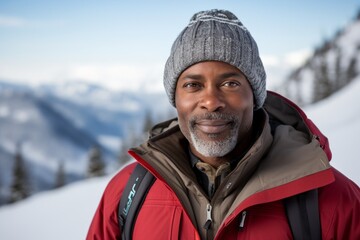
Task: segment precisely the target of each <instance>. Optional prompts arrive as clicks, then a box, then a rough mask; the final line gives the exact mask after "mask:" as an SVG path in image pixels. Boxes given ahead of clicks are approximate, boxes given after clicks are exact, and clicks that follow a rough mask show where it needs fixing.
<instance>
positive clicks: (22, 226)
mask: <svg viewBox="0 0 360 240" xmlns="http://www.w3.org/2000/svg"><path fill="white" fill-rule="evenodd" d="M359 92H360V78H358V79H357V81H354V82H353V83H352V84H351V85H349V86H348V87H347V88H346V89H344V90H342V91H341V92H339V93H338V94H335V95H334V96H332V97H331V98H330V99H329V100H326V101H324V102H321V103H319V104H316V105H314V106H312V107H311V108H308V109H306V113H307V115H308V116H309V118H311V119H312V120H313V121H314V122H315V123H316V124H317V125H318V126H319V128H320V129H321V130H322V131H323V133H324V134H325V135H327V136H328V138H329V140H330V144H331V145H330V146H331V149H332V152H333V160H332V161H331V162H332V165H334V166H335V167H336V168H338V169H339V170H340V171H342V172H343V173H344V174H346V175H347V176H348V177H349V178H351V179H352V180H353V181H355V182H356V183H357V184H358V185H359V184H360V175H359V174H358V173H357V172H358V171H359V169H360V149H359V147H358V146H359V145H358V143H357V140H358V138H359V135H360V105H359V104H358V103H359V102H360V94H359ZM109 180H110V177H104V178H98V179H91V180H86V181H83V182H78V183H75V184H72V185H68V186H66V187H64V188H62V189H59V190H56V191H50V192H45V193H40V194H37V195H35V196H33V197H30V198H29V199H27V200H25V201H23V202H20V203H17V204H13V205H10V206H5V207H2V208H0V239H1V240H18V239H19V240H20V239H36V240H48V239H52V240H64V239H67V240H72V239H74V240H79V239H85V236H86V233H87V229H88V226H89V224H90V222H91V219H92V216H93V214H94V212H95V209H96V207H97V204H98V202H99V200H100V197H101V194H102V192H103V190H104V188H105V186H106V184H107V182H108V181H109Z"/></svg>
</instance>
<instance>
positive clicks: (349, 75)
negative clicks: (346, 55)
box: [346, 56, 359, 83]
mask: <svg viewBox="0 0 360 240" xmlns="http://www.w3.org/2000/svg"><path fill="white" fill-rule="evenodd" d="M356 66H357V58H356V56H354V57H352V58H351V60H350V63H349V66H348V68H347V71H346V80H347V83H349V82H351V81H352V80H353V79H354V78H355V77H356V76H357V75H358V74H359V73H358V70H357V68H356Z"/></svg>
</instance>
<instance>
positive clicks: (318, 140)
mask: <svg viewBox="0 0 360 240" xmlns="http://www.w3.org/2000/svg"><path fill="white" fill-rule="evenodd" d="M265 78H266V74H265V70H264V68H263V65H262V62H261V59H260V57H259V53H258V49H257V45H256V42H255V40H254V39H253V38H252V36H251V35H250V33H249V31H248V30H247V29H246V28H245V27H244V26H243V24H242V23H241V22H240V21H239V20H238V19H237V18H236V16H234V15H233V14H232V13H231V12H228V11H223V10H211V11H204V12H199V13H197V14H195V15H194V16H193V17H192V19H191V20H190V23H189V25H188V26H187V27H186V28H185V29H184V30H183V31H182V32H181V33H180V35H179V36H178V38H177V39H176V40H175V42H174V44H173V46H172V49H171V53H170V57H169V58H168V60H167V62H166V66H165V72H164V86H165V90H166V93H167V95H168V97H169V99H170V102H171V103H172V104H173V105H174V107H175V108H176V110H177V113H178V118H177V119H173V120H169V121H167V122H165V123H160V124H158V125H157V126H155V127H154V128H153V130H152V135H151V138H150V139H149V140H148V141H147V142H145V143H144V144H142V145H141V146H139V147H136V148H133V149H131V150H130V154H131V155H132V156H133V157H134V158H135V159H136V160H137V163H132V164H130V165H129V166H127V167H125V168H124V169H123V170H121V171H120V172H119V173H118V174H117V175H116V176H115V177H114V178H113V179H112V180H111V182H110V183H109V185H108V186H107V188H106V190H105V192H104V195H103V198H102V199H101V202H100V204H99V207H98V209H97V211H96V213H95V216H94V219H93V222H92V224H91V226H90V229H89V232H88V236H87V239H121V231H122V230H121V229H120V228H119V227H118V219H117V207H118V204H119V201H120V198H121V195H122V192H123V191H124V187H125V185H126V182H127V180H128V179H129V176H130V175H131V172H132V171H133V169H134V166H135V165H136V164H141V165H143V166H144V167H145V168H146V169H147V170H148V171H150V172H151V173H152V174H153V175H154V176H155V178H156V180H155V182H154V184H153V185H152V187H151V188H150V190H149V192H148V193H147V195H146V196H145V197H144V198H145V199H144V203H143V205H142V207H141V209H140V210H139V213H138V216H137V219H136V222H135V223H134V225H133V233H132V236H133V239H291V238H292V232H291V230H290V226H289V222H288V220H287V215H286V210H285V207H284V199H287V198H289V197H291V196H294V195H299V194H301V193H303V192H307V191H309V190H312V189H318V199H319V216H320V222H321V237H322V238H323V239H360V228H359V226H360V190H359V187H358V186H357V185H356V184H354V183H353V182H351V181H350V180H349V179H347V178H346V177H345V176H343V175H342V174H341V173H339V172H338V171H337V170H335V169H334V168H333V167H331V166H330V164H329V160H330V158H331V152H330V149H329V145H328V143H327V139H326V138H325V137H324V136H323V135H322V134H321V133H320V131H319V130H318V129H317V128H316V126H315V125H314V124H312V122H311V121H310V120H308V119H307V118H306V116H305V114H304V113H303V112H302V111H301V110H300V109H299V108H298V107H297V106H296V105H295V104H293V103H291V102H290V101H288V100H287V99H285V98H284V97H282V96H280V95H277V94H274V93H268V94H267V92H266V87H265Z"/></svg>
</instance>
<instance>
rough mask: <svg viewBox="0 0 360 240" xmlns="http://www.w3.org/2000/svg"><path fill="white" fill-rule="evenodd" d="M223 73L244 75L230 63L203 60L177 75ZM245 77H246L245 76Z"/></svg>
mask: <svg viewBox="0 0 360 240" xmlns="http://www.w3.org/2000/svg"><path fill="white" fill-rule="evenodd" d="M223 73H232V74H234V75H238V76H239V77H245V75H244V74H243V73H242V72H241V71H240V70H239V69H238V68H236V67H234V66H232V65H231V64H228V63H225V62H219V61H205V62H199V63H196V64H194V65H191V66H190V67H188V68H186V69H185V70H184V71H183V72H182V73H181V74H180V76H179V79H181V78H182V77H185V76H187V75H189V74H190V75H191V74H212V75H219V74H223ZM245 78H246V77H245Z"/></svg>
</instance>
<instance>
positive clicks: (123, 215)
mask: <svg viewBox="0 0 360 240" xmlns="http://www.w3.org/2000/svg"><path fill="white" fill-rule="evenodd" d="M154 181H155V177H154V176H153V175H152V174H151V173H150V172H149V171H147V170H146V169H145V168H144V167H143V166H141V165H140V164H136V167H135V169H134V171H133V172H132V173H131V175H130V178H129V180H128V182H127V184H126V186H125V189H124V192H123V194H122V196H121V199H120V203H119V207H118V220H119V225H120V229H121V230H122V235H121V236H122V237H121V239H122V240H125V239H126V240H131V239H132V233H133V229H134V223H135V219H136V217H137V215H138V213H139V209H140V208H141V206H142V204H143V202H144V199H145V197H146V195H147V193H148V191H149V189H150V186H151V185H152V184H153V183H154Z"/></svg>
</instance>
